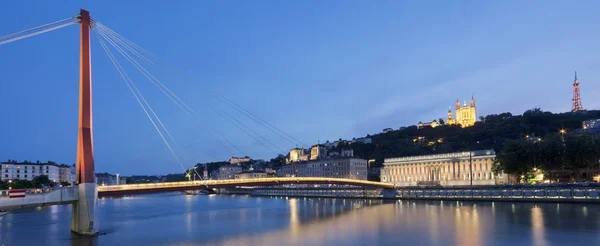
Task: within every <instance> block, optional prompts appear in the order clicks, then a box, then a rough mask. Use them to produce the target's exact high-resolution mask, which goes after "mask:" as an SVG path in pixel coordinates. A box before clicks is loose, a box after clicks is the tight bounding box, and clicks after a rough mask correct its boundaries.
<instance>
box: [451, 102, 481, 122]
mask: <svg viewBox="0 0 600 246" xmlns="http://www.w3.org/2000/svg"><path fill="white" fill-rule="evenodd" d="M455 106H456V120H455V123H456V124H459V125H460V126H461V127H470V126H473V125H475V121H477V108H476V107H475V99H474V98H472V97H471V101H470V102H469V106H467V102H466V101H465V103H464V104H463V106H460V102H458V99H457V100H456V104H455ZM449 116H452V115H449Z"/></svg>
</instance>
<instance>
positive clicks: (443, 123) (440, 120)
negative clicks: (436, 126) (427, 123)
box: [438, 118, 446, 125]
mask: <svg viewBox="0 0 600 246" xmlns="http://www.w3.org/2000/svg"><path fill="white" fill-rule="evenodd" d="M438 123H440V125H445V124H446V122H445V121H444V118H440V119H439V120H438Z"/></svg>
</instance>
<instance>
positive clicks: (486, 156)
mask: <svg viewBox="0 0 600 246" xmlns="http://www.w3.org/2000/svg"><path fill="white" fill-rule="evenodd" d="M495 158H496V153H495V152H494V150H476V151H471V152H456V153H447V154H436V155H422V156H408V157H399V158H388V159H384V163H383V166H384V167H383V168H381V182H386V183H394V184H395V185H397V186H415V185H444V186H455V185H456V186H460V185H470V183H471V177H472V181H473V185H496V184H504V183H507V182H508V175H505V174H499V175H494V173H493V172H492V165H493V162H494V159H495Z"/></svg>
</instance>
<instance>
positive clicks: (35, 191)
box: [0, 187, 60, 198]
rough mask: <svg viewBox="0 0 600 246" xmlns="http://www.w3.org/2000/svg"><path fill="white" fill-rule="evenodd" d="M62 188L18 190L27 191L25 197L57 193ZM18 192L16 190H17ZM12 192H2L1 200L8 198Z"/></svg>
mask: <svg viewBox="0 0 600 246" xmlns="http://www.w3.org/2000/svg"><path fill="white" fill-rule="evenodd" d="M57 189H60V188H54V187H53V188H34V189H18V190H25V195H36V194H44V193H48V192H52V191H55V190H57ZM15 190H16V189H15ZM10 191H11V190H0V198H8V195H9V193H10Z"/></svg>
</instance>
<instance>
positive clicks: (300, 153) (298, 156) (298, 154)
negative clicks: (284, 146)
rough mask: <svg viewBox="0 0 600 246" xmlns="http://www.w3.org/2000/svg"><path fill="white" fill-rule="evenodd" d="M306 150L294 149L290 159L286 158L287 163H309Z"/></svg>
mask: <svg viewBox="0 0 600 246" xmlns="http://www.w3.org/2000/svg"><path fill="white" fill-rule="evenodd" d="M305 151H306V150H305V149H303V148H293V149H291V150H290V153H289V154H288V157H286V158H285V163H286V164H290V163H292V162H298V161H307V160H308V154H305Z"/></svg>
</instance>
